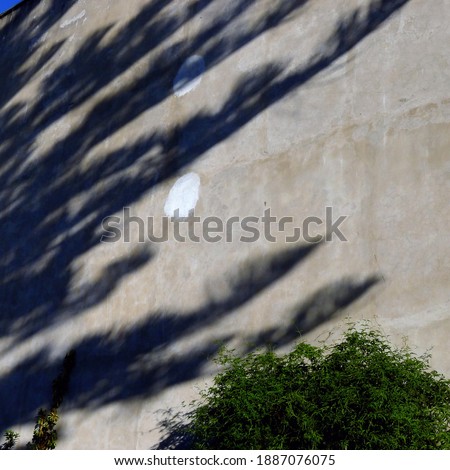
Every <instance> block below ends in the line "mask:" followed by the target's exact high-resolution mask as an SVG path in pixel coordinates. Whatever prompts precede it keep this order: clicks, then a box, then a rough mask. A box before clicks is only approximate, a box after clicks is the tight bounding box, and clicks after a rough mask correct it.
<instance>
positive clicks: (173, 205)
mask: <svg viewBox="0 0 450 470" xmlns="http://www.w3.org/2000/svg"><path fill="white" fill-rule="evenodd" d="M199 192H200V177H199V176H198V175H197V174H196V173H188V174H187V175H184V176H182V177H181V178H179V179H178V180H177V181H176V183H175V184H174V185H173V187H172V189H171V190H170V193H169V196H168V197H167V200H166V203H165V205H164V212H165V214H166V215H167V216H168V217H175V216H176V215H177V216H178V217H188V216H189V212H190V211H192V210H194V209H195V206H196V205H197V201H198V196H199ZM177 210H178V211H179V212H178V213H177V214H176V211H177Z"/></svg>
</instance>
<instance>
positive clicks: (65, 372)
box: [27, 350, 76, 450]
mask: <svg viewBox="0 0 450 470" xmlns="http://www.w3.org/2000/svg"><path fill="white" fill-rule="evenodd" d="M75 358H76V355H75V351H73V350H72V351H70V352H69V353H67V355H66V357H65V358H64V362H63V365H62V369H61V372H60V373H59V374H58V376H57V377H56V379H55V380H54V381H53V384H52V403H51V407H50V410H46V409H44V408H41V409H40V410H39V413H38V415H37V417H36V425H35V427H34V432H33V439H32V441H31V442H29V443H28V446H27V447H28V449H31V450H53V449H55V447H56V441H57V439H58V434H57V431H56V424H57V422H58V419H59V416H58V408H59V407H60V406H61V404H62V402H63V399H64V396H65V395H66V393H67V390H68V388H69V380H70V376H71V375H72V371H73V369H74V367H75Z"/></svg>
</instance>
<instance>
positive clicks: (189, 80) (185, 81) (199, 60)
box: [173, 55, 205, 97]
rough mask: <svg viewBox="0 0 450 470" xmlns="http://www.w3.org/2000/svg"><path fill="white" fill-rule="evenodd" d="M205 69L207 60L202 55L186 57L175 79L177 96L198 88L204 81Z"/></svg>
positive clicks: (174, 87) (174, 88) (174, 86)
mask: <svg viewBox="0 0 450 470" xmlns="http://www.w3.org/2000/svg"><path fill="white" fill-rule="evenodd" d="M204 71H205V61H204V60H203V57H202V56H199V55H193V56H191V57H189V58H188V59H186V61H185V62H184V64H183V65H182V66H181V67H180V70H178V73H177V76H176V77H175V80H174V81H173V92H174V93H175V96H178V97H180V96H184V95H186V94H187V93H189V92H190V91H192V90H194V89H195V88H197V87H198V86H199V85H200V82H201V81H202V75H203V73H204Z"/></svg>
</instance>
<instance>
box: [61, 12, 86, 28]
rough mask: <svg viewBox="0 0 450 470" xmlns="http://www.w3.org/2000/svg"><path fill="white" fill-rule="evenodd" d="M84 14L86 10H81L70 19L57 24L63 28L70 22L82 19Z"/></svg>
mask: <svg viewBox="0 0 450 470" xmlns="http://www.w3.org/2000/svg"><path fill="white" fill-rule="evenodd" d="M85 16H86V10H83V11H82V12H81V13H79V14H78V15H77V16H74V17H73V18H70V20H66V21H64V22H63V23H61V24H60V25H59V27H60V28H65V27H66V26H70V25H71V24H72V23H76V22H77V21H78V20H81V19H83V18H84V17H85Z"/></svg>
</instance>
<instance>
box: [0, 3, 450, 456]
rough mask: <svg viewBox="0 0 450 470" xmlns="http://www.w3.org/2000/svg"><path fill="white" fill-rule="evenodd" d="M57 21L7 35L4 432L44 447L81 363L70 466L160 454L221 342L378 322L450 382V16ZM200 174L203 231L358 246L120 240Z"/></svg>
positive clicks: (187, 13) (156, 10)
mask: <svg viewBox="0 0 450 470" xmlns="http://www.w3.org/2000/svg"><path fill="white" fill-rule="evenodd" d="M57 3H58V2H52V1H49V0H42V1H40V2H39V1H29V2H25V3H24V4H23V6H22V7H21V8H19V9H17V10H16V11H14V12H13V13H11V14H10V15H7V16H5V17H3V18H2V19H0V50H1V52H0V57H1V60H2V64H1V67H2V70H4V71H9V72H2V76H1V78H0V98H1V109H0V125H1V128H2V133H1V137H0V158H1V160H0V165H1V169H0V171H1V175H0V178H1V179H2V188H1V196H0V197H1V200H2V214H1V215H0V217H1V218H2V219H3V220H2V221H1V222H2V232H3V235H2V238H3V240H4V243H3V252H4V253H3V261H2V268H1V269H2V272H3V275H2V277H3V279H4V281H2V286H1V299H2V304H3V305H2V315H3V317H2V331H1V337H0V351H1V354H0V394H1V395H0V396H1V397H2V405H3V406H5V407H6V408H7V410H6V411H5V412H3V416H2V418H1V419H2V420H3V421H4V422H5V426H7V427H11V426H13V427H14V428H16V429H18V430H19V431H20V432H21V434H22V436H23V439H24V440H26V439H28V438H29V436H30V434H31V429H32V425H33V423H32V416H33V413H35V411H36V409H37V407H38V406H42V405H43V404H45V401H43V400H44V399H45V397H46V396H47V395H48V393H49V392H48V388H49V383H50V382H51V374H52V373H54V371H55V370H56V368H57V367H58V365H59V364H60V361H61V358H62V357H63V355H64V354H65V353H66V352H67V351H68V350H69V349H70V348H76V349H77V350H78V353H79V354H78V365H77V369H76V372H75V375H74V377H73V381H72V388H71V392H70V394H69V397H68V398H67V401H66V403H65V405H64V408H63V410H62V413H61V415H62V416H61V426H62V427H61V432H60V435H61V440H60V445H59V447H60V448H62V449H85V448H97V449H116V448H121V449H135V448H136V449H146V448H150V447H152V446H155V445H156V444H157V443H158V441H159V439H160V434H159V427H158V422H159V420H160V419H161V417H162V415H161V413H160V411H161V410H164V409H167V408H169V407H172V408H175V409H176V408H177V407H179V406H180V405H181V402H182V401H183V400H186V401H189V400H190V399H191V398H195V397H196V396H197V392H198V389H199V388H202V387H203V386H204V384H205V383H207V382H208V380H210V377H211V373H212V372H213V371H214V366H213V365H212V364H211V361H210V356H211V355H212V354H213V352H214V350H215V348H216V347H217V342H219V343H220V342H221V341H222V342H226V343H228V344H229V345H231V346H233V347H237V348H239V349H241V350H245V348H246V347H247V346H248V345H249V344H255V343H256V344H263V343H264V341H268V340H271V339H272V340H273V339H278V340H279V343H280V345H281V346H283V347H284V348H288V347H289V344H290V341H291V340H292V339H293V336H292V332H295V331H296V329H297V328H301V329H303V330H305V338H306V339H307V340H309V341H313V342H318V341H321V340H323V339H325V338H327V336H328V333H329V332H330V331H334V334H333V336H332V337H333V338H336V339H337V338H338V337H339V331H341V330H342V328H344V325H345V322H346V321H347V320H346V319H348V318H349V319H351V320H353V321H358V320H361V319H371V320H374V321H377V322H378V324H379V325H380V326H381V328H382V329H383V330H384V331H385V332H386V334H388V335H390V336H391V338H392V339H393V341H394V342H396V343H398V344H401V342H402V338H403V337H404V336H406V337H407V338H408V342H409V344H410V345H411V346H412V347H413V348H414V349H415V350H416V351H417V352H419V353H423V352H424V351H426V350H427V349H429V348H431V347H432V348H433V349H432V359H431V363H432V366H433V367H434V368H436V369H437V370H439V371H440V372H442V373H445V374H447V375H449V374H450V362H449V359H448V357H449V355H448V351H449V339H448V338H449V332H450V317H449V292H450V290H449V280H450V279H449V269H448V259H449V254H450V253H449V251H450V250H449V245H450V244H449V238H448V231H449V229H450V226H449V219H448V194H449V183H448V181H449V170H450V165H449V162H450V158H449V150H450V132H449V130H450V93H449V87H448V83H449V79H450V54H449V52H448V47H447V46H446V45H447V44H449V42H450V32H449V29H448V20H449V18H450V3H449V2H448V1H446V0H435V1H433V2H430V1H427V0H410V1H398V2H380V1H375V2H369V1H368V0H364V1H363V0H361V1H357V0H346V1H342V2H336V1H333V0H317V1H306V2H299V1H297V2H289V1H286V0H283V1H280V2H274V0H270V1H269V0H268V1H265V0H258V1H241V2H239V1H237V0H233V1H227V2H223V1H220V0H212V1H181V0H173V1H162V0H161V1H156V0H154V1H152V0H135V1H133V2H126V1H122V0H114V1H112V0H98V1H96V2H88V1H84V0H79V1H73V2H62V3H61V4H60V5H56V4H57ZM370 3H372V4H373V5H372V8H373V12H372V14H370V13H368V5H369V4H370ZM291 4H292V5H291ZM301 4H302V5H301ZM290 7H291V8H290ZM394 7H395V8H394ZM396 7H398V8H396ZM283 9H285V10H286V11H284V10H283ZM289 10H291V11H289ZM355 11H358V12H359V13H358V15H356V16H353V13H354V12H355ZM233 15H234V16H233ZM383 15H384V16H383ZM380 18H383V19H384V21H383V22H380V24H378V23H379V19H380ZM268 19H269V20H270V21H269V20H268ZM350 19H352V21H353V22H352V21H351V20H350ZM339 24H341V28H340V29H339V27H338V26H339ZM211 25H215V26H214V28H211ZM343 25H344V26H343ZM345 25H347V26H348V27H347V28H346V26H345ZM339 31H340V33H338V34H336V32H339ZM369 33H370V34H369ZM339 39H340V40H341V42H340V43H338V41H339ZM192 55H199V56H202V57H203V58H204V61H205V67H206V69H205V72H204V74H203V75H202V77H201V82H200V83H199V84H198V86H196V87H195V88H194V89H193V90H191V91H190V92H189V93H187V94H185V95H183V96H176V94H174V92H173V81H174V79H175V77H176V74H177V72H178V70H179V68H180V66H181V65H182V64H183V62H184V61H185V60H186V59H187V58H188V57H190V56H192ZM4 64H6V65H5V68H4ZM269 76H270V77H271V78H270V80H269V79H268V77H269ZM189 173H195V174H196V175H198V177H199V180H200V187H199V194H198V202H197V203H196V207H195V215H196V216H199V217H200V218H202V219H204V218H205V217H208V216H216V217H219V218H221V219H222V220H227V219H228V218H230V217H232V216H240V217H245V216H258V217H261V216H262V215H263V212H264V210H265V209H267V208H268V207H270V209H271V211H272V214H273V215H275V216H277V217H288V216H289V217H293V219H294V220H295V222H296V223H297V224H301V222H302V221H303V220H304V219H305V218H306V217H309V216H317V217H324V215H325V211H326V207H332V208H333V211H334V214H335V216H336V217H339V216H342V215H346V216H348V218H347V220H346V221H345V223H344V224H343V225H342V231H343V232H344V234H345V236H346V238H347V240H348V241H347V242H342V241H340V240H338V239H337V238H336V237H333V239H332V241H330V242H325V243H323V244H322V245H321V246H319V247H317V248H316V249H315V250H313V251H312V252H311V253H309V254H308V255H307V256H304V254H305V253H304V251H302V249H299V248H298V246H297V245H296V246H295V247H293V246H291V245H288V244H286V243H285V242H284V241H283V237H282V234H278V236H277V241H276V242H275V243H271V242H268V241H266V240H262V239H261V240H259V241H257V242H255V243H242V242H240V241H239V240H234V241H233V242H232V243H226V242H224V241H223V242H220V243H206V242H205V241H202V242H200V243H194V242H186V243H177V242H175V241H174V240H173V239H171V240H170V241H169V242H167V243H162V244H151V243H149V242H147V243H143V244H142V243H138V240H137V236H136V234H135V235H134V238H133V239H132V242H130V243H122V242H118V243H113V244H103V243H100V242H99V240H100V237H101V234H102V227H101V221H102V220H103V218H104V217H107V216H109V215H116V216H120V214H121V213H122V208H123V207H129V208H130V210H131V212H132V214H133V215H139V216H140V217H142V218H147V217H149V216H153V217H155V218H158V219H159V218H161V217H162V216H164V207H165V204H166V203H167V200H168V197H169V193H170V191H171V189H172V188H173V187H174V185H175V183H176V182H177V180H178V179H179V178H180V177H183V176H184V175H186V174H189ZM191 189H192V188H191ZM188 192H189V191H188ZM319 232H322V233H324V231H323V230H319ZM21 240H23V242H22V241H21ZM300 245H302V244H300ZM372 276H377V277H378V280H379V282H377V283H375V284H374V285H373V286H372V285H370V282H368V285H367V286H366V285H365V284H364V283H365V282H366V281H368V280H370V279H372ZM336 286H337V287H336ZM365 287H367V289H365ZM369 287H370V288H369ZM350 300H351V301H350ZM347 303H348V305H346V307H345V308H340V306H341V305H343V304H347ZM269 330H270V332H268V331H269ZM258 338H260V339H261V338H263V339H261V341H260V342H259V343H258ZM46 394H47V395H46ZM42 397H44V398H42ZM0 424H1V421H0ZM0 427H1V426H0Z"/></svg>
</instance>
